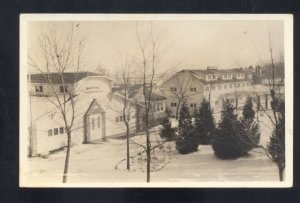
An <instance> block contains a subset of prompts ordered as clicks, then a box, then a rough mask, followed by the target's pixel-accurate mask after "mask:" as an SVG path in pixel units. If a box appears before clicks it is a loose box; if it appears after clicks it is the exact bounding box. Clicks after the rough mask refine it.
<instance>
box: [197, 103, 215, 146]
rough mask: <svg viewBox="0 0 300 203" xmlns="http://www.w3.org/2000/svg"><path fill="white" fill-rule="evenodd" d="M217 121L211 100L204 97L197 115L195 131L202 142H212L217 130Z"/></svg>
mask: <svg viewBox="0 0 300 203" xmlns="http://www.w3.org/2000/svg"><path fill="white" fill-rule="evenodd" d="M215 128H216V126H215V121H214V118H213V114H212V110H211V108H210V106H209V102H208V101H207V100H205V99H203V101H202V103H201V107H200V108H199V109H198V111H197V112H196V115H195V131H196V132H197V136H198V139H199V143H200V144H211V141H212V136H213V134H214V132H215Z"/></svg>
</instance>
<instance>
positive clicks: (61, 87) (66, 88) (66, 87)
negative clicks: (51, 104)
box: [59, 85, 68, 92]
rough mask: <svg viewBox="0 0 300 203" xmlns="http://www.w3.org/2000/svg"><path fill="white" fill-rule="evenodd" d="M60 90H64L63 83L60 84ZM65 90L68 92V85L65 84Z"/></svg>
mask: <svg viewBox="0 0 300 203" xmlns="http://www.w3.org/2000/svg"><path fill="white" fill-rule="evenodd" d="M59 90H60V92H64V86H63V85H61V86H59ZM65 92H68V86H65Z"/></svg>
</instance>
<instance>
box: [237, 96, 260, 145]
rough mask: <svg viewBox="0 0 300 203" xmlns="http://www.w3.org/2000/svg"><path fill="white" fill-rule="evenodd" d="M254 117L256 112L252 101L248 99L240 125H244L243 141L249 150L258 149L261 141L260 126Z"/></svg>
mask: <svg viewBox="0 0 300 203" xmlns="http://www.w3.org/2000/svg"><path fill="white" fill-rule="evenodd" d="M254 117H255V111H254V110H253V103H252V99H251V98H250V97H248V99H247V102H246V104H245V106H244V109H243V117H242V119H241V121H240V123H241V125H242V126H241V127H242V132H241V138H242V139H241V141H242V142H243V145H244V146H245V147H246V148H248V149H249V150H250V149H253V148H254V147H256V146H257V144H258V143H259V140H260V132H259V126H258V124H257V123H256V122H255V121H254Z"/></svg>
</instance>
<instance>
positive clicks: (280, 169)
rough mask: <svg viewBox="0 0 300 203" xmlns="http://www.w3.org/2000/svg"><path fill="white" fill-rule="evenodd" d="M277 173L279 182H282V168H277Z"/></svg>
mask: <svg viewBox="0 0 300 203" xmlns="http://www.w3.org/2000/svg"><path fill="white" fill-rule="evenodd" d="M278 171H279V180H280V181H283V171H284V168H282V167H278Z"/></svg>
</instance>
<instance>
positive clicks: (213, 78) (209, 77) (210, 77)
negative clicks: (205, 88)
mask: <svg viewBox="0 0 300 203" xmlns="http://www.w3.org/2000/svg"><path fill="white" fill-rule="evenodd" d="M216 79H217V76H216V75H207V80H216Z"/></svg>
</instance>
